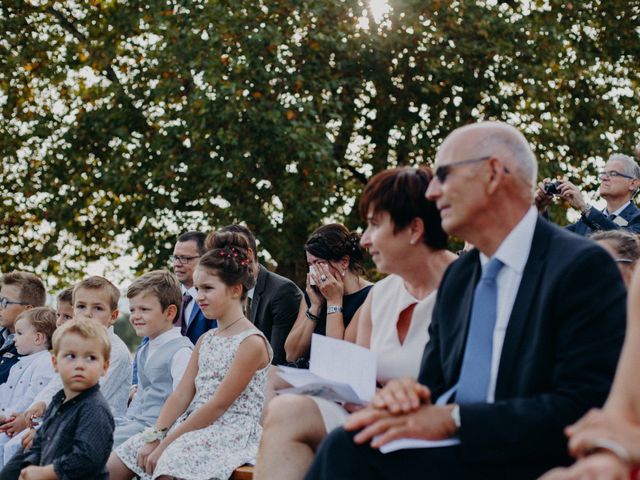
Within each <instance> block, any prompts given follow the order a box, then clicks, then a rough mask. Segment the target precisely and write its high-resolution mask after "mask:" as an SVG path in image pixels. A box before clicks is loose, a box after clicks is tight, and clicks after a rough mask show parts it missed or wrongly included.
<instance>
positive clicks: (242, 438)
mask: <svg viewBox="0 0 640 480" xmlns="http://www.w3.org/2000/svg"><path fill="white" fill-rule="evenodd" d="M211 246H212V247H213V249H212V250H210V251H208V252H207V253H205V254H204V255H203V256H202V257H201V258H200V261H199V263H198V266H197V267H196V271H195V275H194V277H195V284H196V287H197V288H198V295H197V297H196V300H197V302H198V305H199V306H200V308H201V310H202V312H203V313H204V314H205V316H206V317H207V318H216V319H217V320H218V328H216V329H213V330H209V331H208V332H206V333H205V334H203V335H202V336H201V337H200V339H199V340H198V342H197V343H196V346H195V349H194V350H193V353H192V355H191V359H190V360H189V365H188V366H187V369H186V371H185V373H184V376H183V377H182V381H181V382H180V384H179V385H178V387H177V388H176V389H175V390H174V392H173V393H172V394H171V395H170V396H169V398H168V399H167V402H166V403H165V404H164V407H163V408H162V411H161V412H160V416H159V417H158V419H157V421H156V424H155V427H153V428H150V429H148V430H146V431H144V432H142V433H140V434H138V435H135V436H133V437H131V438H130V439H129V440H127V441H126V442H125V443H123V444H122V445H121V446H120V447H118V448H117V449H116V450H115V451H114V452H113V453H112V454H111V457H110V458H109V463H108V467H109V474H110V478H111V479H125V478H126V479H129V478H133V477H134V476H136V475H137V476H139V477H140V478H142V479H150V478H159V477H160V478H181V479H201V478H229V477H230V476H231V474H232V473H233V471H234V470H235V469H236V468H237V467H239V466H241V465H244V464H245V463H246V462H249V461H252V459H253V458H255V455H256V451H257V447H258V441H259V439H260V434H261V427H260V416H261V414H262V406H263V402H264V387H265V383H266V378H267V369H268V366H269V365H270V363H271V358H272V351H271V347H270V346H269V342H267V340H266V338H265V337H264V335H263V334H262V332H260V331H259V330H258V329H257V328H256V327H255V326H254V325H253V324H252V323H251V322H250V321H249V320H248V319H247V318H246V317H245V316H244V313H243V308H242V307H243V301H244V299H245V298H246V296H247V291H248V290H249V289H250V288H252V287H253V284H254V279H253V275H252V274H251V260H250V259H249V257H248V255H247V250H248V248H249V247H248V245H247V240H246V239H245V238H244V237H243V236H242V235H240V234H238V233H233V232H225V233H219V234H216V235H215V236H214V237H213V238H212V244H211Z"/></svg>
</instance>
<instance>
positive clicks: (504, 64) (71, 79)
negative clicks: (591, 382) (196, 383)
mask: <svg viewBox="0 0 640 480" xmlns="http://www.w3.org/2000/svg"><path fill="white" fill-rule="evenodd" d="M374 1H375V0H374ZM382 4H383V6H384V2H382ZM377 5H378V6H380V5H381V2H380V1H379V0H378V1H377ZM386 5H387V6H388V8H386V13H385V14H384V15H382V16H381V15H380V10H378V11H376V10H375V9H374V8H372V7H373V5H370V4H369V3H368V2H364V1H360V0H321V1H320V0H306V1H304V2H303V1H294V0H286V1H285V0H271V1H269V2H262V1H256V0H251V1H246V0H236V1H233V2H227V1H189V2H185V1H158V0H145V1H136V0H129V1H127V0H120V1H99V0H92V1H55V2H54V1H51V2H49V1H36V0H32V1H23V0H20V1H17V0H3V2H2V4H1V6H0V32H1V33H0V158H1V164H0V182H2V185H1V186H0V206H1V207H0V208H1V211H0V270H2V271H7V270H11V269H18V268H20V269H26V270H31V271H36V272H39V273H43V274H44V275H45V276H46V277H47V279H48V282H49V283H50V284H53V285H59V286H62V285H64V284H66V283H69V282H71V281H73V280H74V279H76V278H78V277H79V276H81V275H82V272H83V271H84V270H85V269H86V266H87V264H88V263H89V262H92V261H94V260H97V259H106V261H107V262H110V261H114V262H115V261H117V259H119V258H122V256H123V255H124V254H127V255H130V258H131V259H132V263H133V267H134V269H135V270H136V271H138V272H141V271H145V270H147V269H150V268H152V267H157V266H162V265H165V264H166V258H167V256H168V255H169V253H170V250H171V248H172V245H173V242H174V240H175V237H176V235H177V234H178V233H180V232H181V231H184V230H187V229H204V230H211V229H213V228H216V227H218V226H221V225H225V224H228V223H231V222H236V221H243V222H246V224H247V225H248V226H249V227H250V228H251V229H252V230H253V231H254V232H255V233H256V236H257V237H258V239H259V241H260V247H261V250H262V251H261V254H262V256H263V258H264V260H265V261H267V262H270V263H271V264H272V265H273V266H277V270H278V271H279V272H280V273H282V274H284V275H287V276H290V277H291V278H293V279H295V280H298V281H300V280H301V279H302V278H303V273H304V271H305V269H306V266H305V264H304V257H303V255H302V245H303V243H304V241H305V239H306V237H307V236H308V234H309V233H310V232H311V231H312V230H313V229H315V228H316V227H317V226H319V225H321V224H322V223H323V222H325V221H326V220H328V219H334V220H339V221H343V222H345V223H346V224H347V225H348V226H350V227H351V228H356V227H358V226H361V224H362V222H361V220H360V219H359V218H358V217H357V215H356V211H355V209H354V208H353V207H354V204H355V201H356V198H357V196H358V194H359V192H360V191H361V190H362V188H363V186H364V184H365V183H366V181H367V179H368V178H369V177H370V176H371V175H372V174H374V173H376V172H378V171H380V170H382V169H384V168H387V167H390V166H395V165H404V164H431V162H432V158H433V155H434V152H435V150H436V148H437V146H438V145H439V143H440V142H441V141H442V139H443V138H444V136H446V134H447V133H448V132H450V131H451V130H452V129H454V128H456V127H458V126H460V125H462V124H466V123H469V122H475V121H478V120H483V119H500V120H504V121H508V122H510V123H511V124H513V125H515V126H517V127H519V128H521V129H522V130H523V131H524V132H525V134H526V136H527V137H528V139H529V140H530V141H531V143H532V144H533V146H534V147H535V151H536V154H537V156H538V159H539V163H540V175H541V178H542V177H547V176H548V177H556V176H561V177H566V178H570V179H571V180H572V181H574V182H576V183H578V184H580V185H582V186H583V187H584V189H585V191H591V192H593V191H594V190H595V189H596V187H597V185H596V184H595V175H594V174H595V172H596V171H597V169H598V167H599V165H601V164H602V160H603V159H606V157H607V156H608V155H609V154H610V153H612V152H617V151H622V152H631V151H632V148H633V145H634V144H635V143H636V140H637V130H638V108H639V107H638V93H639V84H638V80H639V78H638V65H639V64H640V63H639V61H638V60H639V59H638V53H639V49H640V41H639V34H640V17H639V12H640V7H639V5H638V2H637V1H622V0H607V1H605V0H600V1H599V0H592V1H588V0H587V1H580V2H566V1H554V0H548V1H533V0H532V1H495V0H494V1H438V0H433V1H428V0H420V1H412V0H406V1H401V0H389V2H388V3H387V4H386ZM555 209H556V211H555V212H553V216H554V218H555V220H556V221H558V222H559V223H566V221H567V220H566V215H565V210H566V205H557V206H556V207H555Z"/></svg>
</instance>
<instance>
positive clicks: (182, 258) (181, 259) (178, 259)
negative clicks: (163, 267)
mask: <svg viewBox="0 0 640 480" xmlns="http://www.w3.org/2000/svg"><path fill="white" fill-rule="evenodd" d="M196 258H200V255H196V256H195V257H189V256H187V255H170V256H169V261H170V262H171V263H179V264H180V265H186V264H188V263H189V262H191V261H192V260H195V259H196Z"/></svg>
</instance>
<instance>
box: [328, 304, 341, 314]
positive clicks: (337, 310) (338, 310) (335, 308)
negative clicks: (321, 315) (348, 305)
mask: <svg viewBox="0 0 640 480" xmlns="http://www.w3.org/2000/svg"><path fill="white" fill-rule="evenodd" d="M332 313H342V307H339V306H337V305H329V306H327V315H331V314H332Z"/></svg>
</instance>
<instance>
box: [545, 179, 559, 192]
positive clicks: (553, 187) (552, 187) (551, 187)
mask: <svg viewBox="0 0 640 480" xmlns="http://www.w3.org/2000/svg"><path fill="white" fill-rule="evenodd" d="M559 186H560V180H552V181H551V182H547V183H545V184H544V186H543V188H544V193H546V194H547V195H558V194H559V193H560V190H558V187H559Z"/></svg>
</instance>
